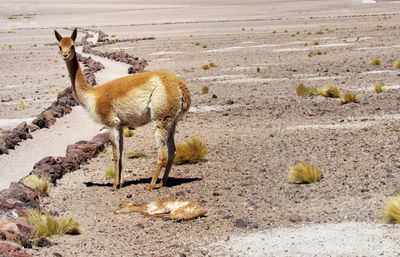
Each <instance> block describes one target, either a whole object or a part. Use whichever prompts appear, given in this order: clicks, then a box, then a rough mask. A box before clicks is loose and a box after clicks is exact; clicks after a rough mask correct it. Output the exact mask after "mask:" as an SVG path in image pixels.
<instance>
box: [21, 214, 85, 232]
mask: <svg viewBox="0 0 400 257" xmlns="http://www.w3.org/2000/svg"><path fill="white" fill-rule="evenodd" d="M25 218H26V220H27V222H28V223H30V224H32V225H33V226H34V227H35V228H36V233H35V235H34V236H33V237H35V238H38V237H42V236H44V237H49V236H52V235H63V234H70V235H76V234H79V233H80V232H79V223H78V222H77V221H76V220H75V219H73V218H72V217H65V218H59V219H57V218H55V217H54V216H52V215H51V214H49V213H41V212H40V211H39V210H34V209H28V210H27V215H26V217H25Z"/></svg>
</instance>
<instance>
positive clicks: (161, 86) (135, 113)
mask: <svg viewBox="0 0 400 257" xmlns="http://www.w3.org/2000/svg"><path fill="white" fill-rule="evenodd" d="M54 33H55V35H56V38H57V40H58V42H59V48H60V53H61V56H62V58H63V59H64V61H65V62H66V64H67V68H68V72H69V76H70V78H71V83H72V88H73V90H74V93H75V96H76V99H77V100H78V101H79V103H80V104H81V105H82V106H83V108H85V109H86V111H88V112H89V114H90V116H91V117H92V118H93V119H94V120H95V121H97V122H99V123H101V124H104V125H106V126H107V127H108V128H110V130H111V135H112V136H111V142H112V148H113V156H114V171H115V175H114V185H113V188H114V189H117V188H120V187H122V184H123V178H122V158H123V154H122V152H123V141H124V137H123V129H124V127H133V128H136V127H139V126H142V125H145V124H147V123H149V122H150V121H153V124H154V127H155V137H156V143H157V148H158V158H157V163H156V167H155V168H154V171H153V174H152V179H151V182H150V185H149V186H148V189H154V188H158V187H162V186H163V185H165V184H166V182H167V179H168V174H169V172H170V170H171V167H172V164H173V161H174V158H175V142H174V133H175V127H176V125H177V122H178V121H179V120H180V119H181V118H182V116H183V115H185V114H186V113H187V111H188V110H189V107H190V102H191V98H190V93H189V90H188V89H187V87H186V86H185V84H184V82H183V81H182V80H181V79H179V78H178V77H177V76H176V75H175V74H172V73H169V72H166V71H155V72H143V73H139V74H135V75H128V76H125V77H121V78H118V79H115V80H112V81H110V82H107V83H105V84H103V85H100V86H96V87H91V86H90V85H89V84H88V83H87V82H86V80H85V78H84V75H83V72H82V70H81V68H80V66H79V63H78V59H77V57H76V53H75V46H74V42H75V39H76V35H77V30H76V29H74V31H73V32H72V35H71V37H65V38H63V37H62V36H61V35H60V34H59V33H58V32H57V31H54ZM165 146H167V150H168V156H167V164H166V166H165V172H164V176H163V179H162V180H161V182H160V183H159V184H156V183H157V179H158V176H159V175H160V172H161V168H162V167H163V156H164V154H163V150H164V149H165Z"/></svg>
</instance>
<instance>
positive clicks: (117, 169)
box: [111, 127, 124, 190]
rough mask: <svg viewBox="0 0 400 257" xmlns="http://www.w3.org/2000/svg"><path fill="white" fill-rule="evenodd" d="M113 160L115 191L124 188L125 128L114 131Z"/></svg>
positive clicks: (112, 141)
mask: <svg viewBox="0 0 400 257" xmlns="http://www.w3.org/2000/svg"><path fill="white" fill-rule="evenodd" d="M111 144H112V148H113V158H114V185H113V189H114V190H115V189H118V188H121V187H122V184H123V178H122V156H123V149H124V137H123V128H122V127H120V128H117V129H113V133H112V140H111Z"/></svg>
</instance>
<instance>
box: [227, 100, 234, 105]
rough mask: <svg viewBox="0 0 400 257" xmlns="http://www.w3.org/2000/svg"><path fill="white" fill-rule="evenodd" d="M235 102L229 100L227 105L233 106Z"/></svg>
mask: <svg viewBox="0 0 400 257" xmlns="http://www.w3.org/2000/svg"><path fill="white" fill-rule="evenodd" d="M234 103H235V102H234V101H233V100H228V101H226V104H227V105H232V104H234Z"/></svg>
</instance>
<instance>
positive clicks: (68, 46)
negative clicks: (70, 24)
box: [54, 29, 78, 61]
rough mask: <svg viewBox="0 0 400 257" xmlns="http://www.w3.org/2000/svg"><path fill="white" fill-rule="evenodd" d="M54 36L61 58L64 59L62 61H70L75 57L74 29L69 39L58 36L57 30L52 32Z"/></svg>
mask: <svg viewBox="0 0 400 257" xmlns="http://www.w3.org/2000/svg"><path fill="white" fill-rule="evenodd" d="M54 34H55V35H56V38H57V40H58V43H59V44H58V47H59V48H60V53H61V57H62V58H63V59H64V61H70V60H72V58H73V57H74V55H75V46H74V44H75V39H76V35H77V34H78V31H77V30H76V29H74V31H72V34H71V37H64V38H63V37H62V36H61V35H60V33H58V32H57V30H54Z"/></svg>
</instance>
